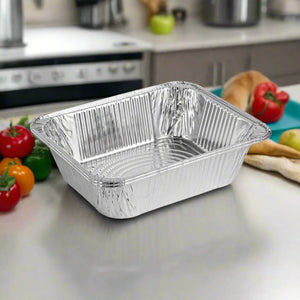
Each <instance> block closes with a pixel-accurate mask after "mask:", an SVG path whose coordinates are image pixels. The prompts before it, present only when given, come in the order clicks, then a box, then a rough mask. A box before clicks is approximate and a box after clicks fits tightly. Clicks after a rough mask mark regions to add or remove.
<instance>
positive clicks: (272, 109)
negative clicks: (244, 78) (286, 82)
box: [252, 81, 289, 123]
mask: <svg viewBox="0 0 300 300" xmlns="http://www.w3.org/2000/svg"><path fill="white" fill-rule="evenodd" d="M288 101H289V94H287V93H286V92H284V91H277V86H276V84H274V83H273V82H270V81H268V82H263V83H260V84H259V85H258V86H257V87H256V89H255V91H254V100H253V104H252V114H253V115H254V116H255V117H256V118H257V119H259V120H261V121H263V122H265V123H272V122H276V121H278V120H279V119H280V118H281V117H282V115H283V113H284V108H285V105H286V104H287V102H288Z"/></svg>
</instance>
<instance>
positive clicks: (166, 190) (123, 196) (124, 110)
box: [35, 82, 269, 218]
mask: <svg viewBox="0 0 300 300" xmlns="http://www.w3.org/2000/svg"><path fill="white" fill-rule="evenodd" d="M219 100H220V99H219ZM95 103H96V104H95V105H93V103H91V104H88V105H87V106H83V107H79V109H74V110H72V109H70V110H67V112H64V113H62V114H59V113H56V114H53V115H50V117H48V118H47V117H46V118H45V119H43V117H41V118H39V119H38V120H37V121H36V124H35V127H36V132H37V133H38V134H39V135H40V136H41V138H42V140H43V141H44V142H46V143H47V142H48V141H50V142H51V143H50V142H49V146H50V147H52V148H53V149H52V150H54V151H53V153H54V156H55V159H56V161H57V164H58V167H59V169H60V172H61V173H62V175H63V177H64V179H65V180H66V181H67V182H68V183H69V184H70V185H71V186H72V187H74V189H76V190H77V191H78V192H79V193H80V194H81V195H83V197H85V198H86V199H87V200H88V201H89V202H90V203H91V204H92V205H94V206H95V207H96V208H97V210H98V211H99V212H101V213H102V214H104V215H106V216H109V217H113V218H129V217H133V216H137V215H139V214H142V213H145V212H147V211H150V210H153V209H156V208H159V207H162V206H165V205H168V204H171V203H174V202H177V201H180V200H183V199H187V198H189V197H193V196H195V195H198V194H201V193H205V192H207V191H209V190H212V189H216V188H219V187H222V186H225V185H227V184H230V183H231V182H232V180H233V179H234V177H235V176H236V175H237V173H238V171H239V168H240V166H241V164H242V162H243V159H244V156H245V154H246V153H247V150H248V148H249V145H250V143H249V141H250V142H251V141H252V140H256V141H257V140H258V137H259V138H261V140H263V138H262V137H264V138H266V137H267V135H268V134H269V131H268V128H267V127H266V126H265V125H264V124H262V123H260V122H259V121H256V120H255V119H254V118H252V119H251V118H248V115H247V114H245V113H242V112H239V111H238V110H236V109H235V108H233V107H231V106H230V105H227V104H226V103H223V102H222V100H220V101H218V99H216V98H215V96H213V95H212V96H211V97H210V95H209V94H207V93H206V92H204V91H201V88H199V87H198V86H196V85H193V84H187V83H178V82H177V83H169V84H164V85H161V86H158V87H156V88H149V89H145V90H142V91H141V92H140V91H136V92H133V93H130V94H127V96H126V97H125V96H124V97H122V95H120V96H118V97H113V98H110V99H107V101H104V102H103V103H102V102H101V101H97V102H95ZM257 134H258V135H257ZM242 143H244V146H243V144H242ZM53 145H55V147H54V146H53ZM246 145H247V146H246ZM236 146H238V147H236Z"/></svg>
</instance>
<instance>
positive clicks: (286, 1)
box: [267, 0, 300, 19]
mask: <svg viewBox="0 0 300 300" xmlns="http://www.w3.org/2000/svg"><path fill="white" fill-rule="evenodd" d="M267 14H268V15H269V16H271V17H277V18H283V19H284V18H291V17H292V18H294V17H296V18H300V1H299V0H269V1H268V3H267Z"/></svg>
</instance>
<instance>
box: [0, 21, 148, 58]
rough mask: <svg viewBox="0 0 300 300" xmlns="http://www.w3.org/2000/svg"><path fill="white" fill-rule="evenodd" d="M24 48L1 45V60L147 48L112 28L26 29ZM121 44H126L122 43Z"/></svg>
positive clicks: (142, 43)
mask: <svg viewBox="0 0 300 300" xmlns="http://www.w3.org/2000/svg"><path fill="white" fill-rule="evenodd" d="M24 42H25V44H26V46H25V47H18V48H2V49H1V48H0V62H1V61H2V62H5V61H14V60H28V59H39V58H49V57H50V58H52V57H62V56H79V55H93V54H114V53H128V52H137V51H148V50H151V49H152V46H151V45H150V44H149V43H147V42H144V41H141V40H137V39H135V38H132V37H129V36H126V35H124V34H121V33H117V32H113V31H109V30H88V29H83V28H80V27H75V26H74V27H72V26H70V27H49V28H27V29H25V31H24ZM122 43H125V45H124V44H122Z"/></svg>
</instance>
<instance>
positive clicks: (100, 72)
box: [96, 67, 102, 76]
mask: <svg viewBox="0 0 300 300" xmlns="http://www.w3.org/2000/svg"><path fill="white" fill-rule="evenodd" d="M96 73H97V75H99V76H100V75H101V74H102V68H101V67H98V68H97V69H96Z"/></svg>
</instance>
